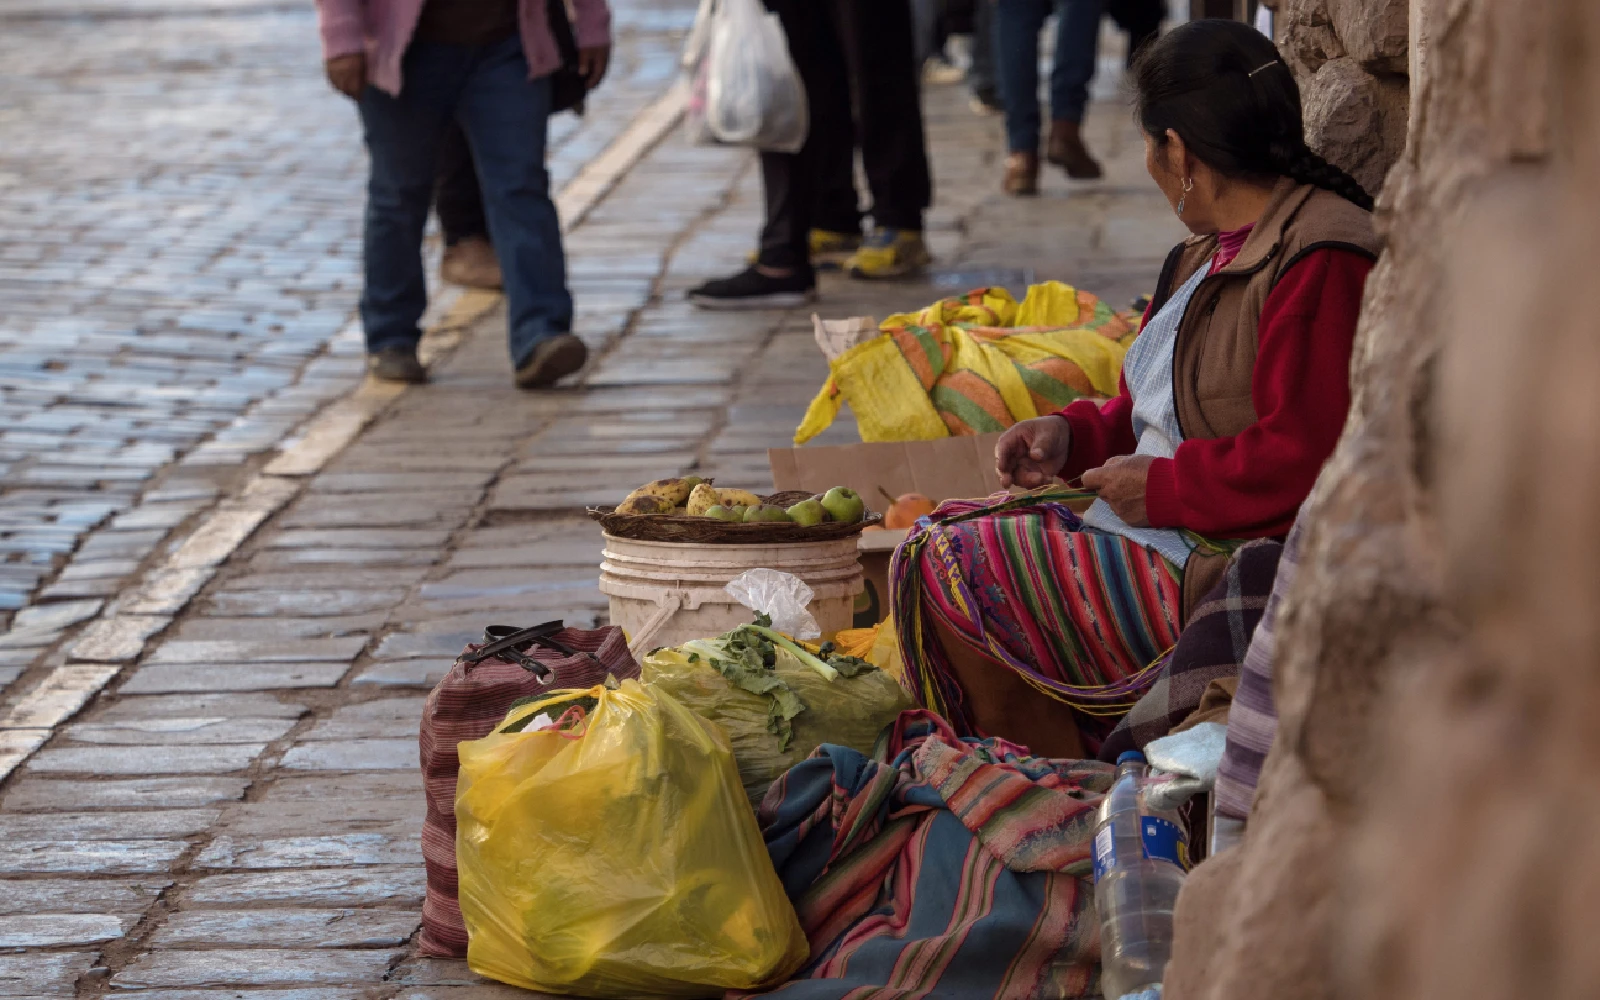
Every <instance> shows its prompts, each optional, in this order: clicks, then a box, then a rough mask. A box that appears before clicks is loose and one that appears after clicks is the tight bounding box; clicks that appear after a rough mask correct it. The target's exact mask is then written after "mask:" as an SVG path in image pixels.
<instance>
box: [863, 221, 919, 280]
mask: <svg viewBox="0 0 1600 1000" xmlns="http://www.w3.org/2000/svg"><path fill="white" fill-rule="evenodd" d="M932 261H933V256H932V255H931V254H929V253H928V245H927V244H926V243H924V242H923V240H922V233H921V232H920V231H918V230H915V229H887V228H880V229H874V230H873V231H872V235H871V236H868V237H867V239H866V242H864V243H862V244H861V249H860V250H857V251H856V252H855V253H854V254H853V255H852V256H851V257H850V259H849V260H847V261H845V263H844V267H845V270H846V271H849V272H850V277H852V278H859V279H862V280H865V281H897V280H899V279H901V278H910V277H913V276H915V275H918V274H921V273H922V272H923V270H924V269H925V268H927V266H928V265H929V264H930V263H932Z"/></svg>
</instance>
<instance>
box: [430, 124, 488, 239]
mask: <svg viewBox="0 0 1600 1000" xmlns="http://www.w3.org/2000/svg"><path fill="white" fill-rule="evenodd" d="M433 210H434V211H435V212H436V213H438V216H439V228H440V229H441V230H443V231H444V243H445V246H455V245H456V244H457V243H460V242H461V241H462V240H464V239H470V238H471V237H474V236H478V237H483V238H485V239H486V238H488V235H489V223H488V220H486V219H485V218H484V216H483V192H482V191H481V190H480V189H479V187H478V168H477V166H476V165H475V164H473V162H472V148H471V147H470V146H468V145H467V137H466V134H465V133H463V132H462V131H461V126H460V125H458V124H456V123H455V122H451V123H450V127H449V128H448V129H447V130H446V131H445V135H444V141H443V142H441V143H440V144H439V179H438V182H437V183H436V184H435V186H434V191H433Z"/></svg>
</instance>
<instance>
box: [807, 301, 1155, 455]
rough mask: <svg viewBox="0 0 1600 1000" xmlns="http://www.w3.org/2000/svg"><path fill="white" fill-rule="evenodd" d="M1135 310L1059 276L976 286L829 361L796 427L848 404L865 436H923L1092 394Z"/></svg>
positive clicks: (1027, 415)
mask: <svg viewBox="0 0 1600 1000" xmlns="http://www.w3.org/2000/svg"><path fill="white" fill-rule="evenodd" d="M1138 324H1139V315H1138V313H1136V312H1132V311H1122V312H1118V311H1116V310H1114V309H1112V308H1111V307H1110V306H1108V305H1106V304H1105V303H1104V302H1102V301H1101V300H1100V299H1099V298H1098V297H1096V296H1094V295H1091V294H1090V293H1088V292H1085V291H1081V290H1079V289H1076V288H1073V287H1072V286H1071V285H1067V284H1063V283H1062V282H1059V281H1050V282H1046V283H1044V284H1042V285H1034V286H1032V287H1030V288H1029V289H1028V294H1027V296H1026V297H1025V298H1024V299H1023V300H1022V301H1021V302H1018V301H1017V300H1016V299H1015V298H1014V297H1013V296H1012V295H1011V293H1010V292H1008V291H1006V290H1005V289H1004V288H980V289H978V290H976V291H973V292H969V293H968V294H967V295H965V296H963V297H960V298H949V299H945V300H943V301H941V302H936V303H934V304H933V305H931V306H929V307H927V308H926V309H923V310H922V311H921V312H918V313H914V314H913V313H903V314H901V315H898V316H891V317H889V318H888V319H886V320H884V321H883V322H882V323H880V324H879V325H878V329H879V331H880V332H879V334H878V336H876V337H873V338H872V339H870V340H868V341H866V342H864V343H861V344H857V345H856V346H854V347H852V348H850V349H849V350H847V351H845V352H844V353H843V354H841V355H839V356H838V357H837V358H835V359H834V360H832V361H830V362H829V366H828V367H829V370H830V375H829V377H828V381H827V382H826V383H825V384H824V385H823V387H822V391H821V392H819V393H817V396H816V398H815V399H813V400H812V401H811V405H810V407H809V408H808V409H807V410H806V415H805V419H804V420H803V421H802V422H801V424H800V427H799V428H798V429H796V431H795V434H794V443H795V444H796V445H801V444H804V443H806V442H807V441H809V440H811V439H812V438H813V437H816V436H817V435H818V434H820V433H822V432H823V431H824V430H827V428H828V426H829V425H831V424H832V423H833V421H834V418H835V417H837V416H838V414H839V407H840V406H841V405H843V404H844V403H849V404H850V409H851V410H852V411H853V412H854V413H855V417H856V423H857V425H858V426H859V427H860V431H861V440H863V441H919V440H927V439H930V438H941V437H950V436H953V435H961V434H986V433H989V432H991V431H1000V430H1004V429H1005V428H1007V427H1010V426H1011V425H1012V424H1014V423H1016V422H1017V421H1019V420H1028V419H1031V418H1033V417H1036V416H1039V415H1040V414H1041V413H1051V412H1054V411H1055V410H1058V409H1060V408H1061V407H1063V406H1065V405H1067V404H1068V403H1070V402H1072V401H1073V400H1075V399H1079V398H1082V397H1084V396H1114V395H1116V393H1117V380H1118V379H1119V378H1120V376H1121V373H1122V358H1123V355H1124V354H1126V353H1127V350H1128V347H1129V345H1131V344H1132V343H1133V339H1134V337H1135V336H1137V331H1138Z"/></svg>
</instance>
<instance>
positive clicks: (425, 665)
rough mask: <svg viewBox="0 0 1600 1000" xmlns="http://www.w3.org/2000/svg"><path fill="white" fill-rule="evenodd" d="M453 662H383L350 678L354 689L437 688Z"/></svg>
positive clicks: (366, 668)
mask: <svg viewBox="0 0 1600 1000" xmlns="http://www.w3.org/2000/svg"><path fill="white" fill-rule="evenodd" d="M454 665H455V660H453V659H450V660H384V661H381V662H378V663H372V664H368V665H367V666H365V667H362V668H361V669H360V670H358V671H356V673H355V675H354V676H353V677H351V678H350V685H351V686H352V687H355V688H380V689H382V688H429V689H432V688H434V687H437V686H438V684H439V682H440V681H442V680H444V675H445V674H447V673H449V672H450V668H451V667H452V666H454Z"/></svg>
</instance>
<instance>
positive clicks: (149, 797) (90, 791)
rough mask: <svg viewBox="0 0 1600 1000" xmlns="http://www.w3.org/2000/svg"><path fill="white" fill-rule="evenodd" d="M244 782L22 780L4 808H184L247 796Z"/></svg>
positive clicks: (215, 779) (218, 779) (9, 793)
mask: <svg viewBox="0 0 1600 1000" xmlns="http://www.w3.org/2000/svg"><path fill="white" fill-rule="evenodd" d="M248 784H249V782H248V781H246V780H245V779H244V778H221V777H209V776H207V777H183V778H133V779H127V780H117V781H76V780H61V779H46V778H31V777H23V778H22V780H20V781H17V782H16V783H14V784H13V785H11V786H10V787H9V788H8V789H7V790H6V794H5V800H4V802H5V808H7V809H23V810H67V809H148V808H151V807H159V808H184V807H193V806H206V805H213V804H216V803H221V802H232V801H234V800H236V799H239V798H242V797H243V796H244V790H245V787H246V786H247V785H248Z"/></svg>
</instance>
